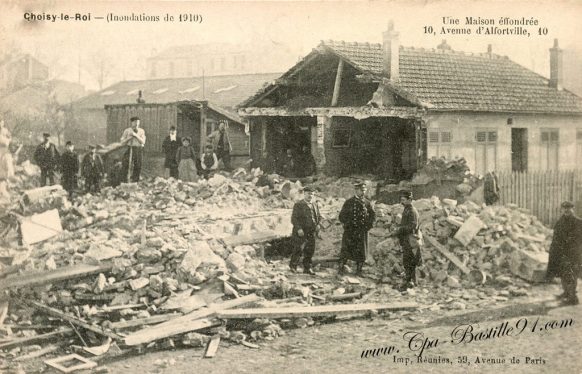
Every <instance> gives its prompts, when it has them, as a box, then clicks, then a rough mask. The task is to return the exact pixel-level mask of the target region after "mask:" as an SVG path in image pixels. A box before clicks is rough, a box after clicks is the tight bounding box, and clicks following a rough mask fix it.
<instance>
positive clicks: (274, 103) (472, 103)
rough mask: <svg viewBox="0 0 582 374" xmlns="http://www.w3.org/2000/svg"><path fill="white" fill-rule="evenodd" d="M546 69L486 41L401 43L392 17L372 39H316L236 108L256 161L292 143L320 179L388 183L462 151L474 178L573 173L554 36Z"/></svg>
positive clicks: (574, 141)
mask: <svg viewBox="0 0 582 374" xmlns="http://www.w3.org/2000/svg"><path fill="white" fill-rule="evenodd" d="M550 66H551V71H550V79H546V78H544V77H542V76H540V75H538V74H536V73H534V72H533V71H530V70H529V69H527V68H524V67H522V66H520V65H518V64H517V63H515V62H513V61H511V60H510V59H509V58H507V57H505V56H499V55H496V54H494V53H493V51H492V48H491V47H489V48H488V51H487V52H486V53H481V54H471V53H464V52H457V51H453V50H452V49H451V47H450V46H449V45H447V43H446V41H444V42H443V43H442V44H441V45H439V46H438V47H437V48H436V49H433V50H427V49H422V48H408V47H402V46H401V45H400V43H399V34H398V33H397V32H396V31H395V30H394V26H393V24H392V23H391V24H390V25H389V27H388V30H387V31H386V32H384V33H383V43H382V44H373V43H346V42H343V41H340V42H337V41H325V42H322V43H321V44H320V45H319V46H318V47H317V48H315V49H314V50H313V51H312V52H311V53H310V54H309V55H307V56H306V57H305V58H304V59H303V60H302V61H300V62H299V63H298V64H297V65H295V66H293V67H292V68H291V69H290V70H288V71H287V72H286V73H285V74H283V75H282V76H281V77H280V78H278V79H277V80H276V82H275V83H274V84H272V85H269V86H267V87H265V88H264V89H262V90H260V91H259V92H257V93H256V94H255V95H254V96H253V97H251V98H249V99H248V100H246V101H245V102H244V103H243V104H242V105H241V106H240V109H239V114H240V115H241V116H243V117H246V118H248V119H249V121H250V124H251V157H252V159H253V160H255V163H256V165H266V164H268V163H269V160H270V159H273V158H277V157H278V156H279V154H281V153H282V152H283V151H282V150H284V149H285V148H291V149H293V148H297V147H298V146H299V144H298V143H300V144H309V145H310V146H311V152H312V154H313V156H314V158H315V160H316V164H317V167H318V171H320V172H325V173H327V174H330V175H349V174H355V173H374V174H378V175H383V176H385V177H386V178H389V179H396V180H398V179H402V178H408V177H410V176H411V175H413V174H414V172H415V171H416V170H417V169H418V168H419V167H420V166H422V165H424V163H425V161H426V160H427V159H428V158H431V157H446V158H454V157H463V158H465V159H466V160H467V162H468V164H469V167H470V169H471V170H473V171H474V172H476V173H478V174H485V172H487V171H491V170H498V171H500V170H514V171H527V170H558V169H560V170H565V169H575V168H577V167H578V166H577V164H576V161H575V160H577V159H579V158H580V157H582V146H581V144H582V143H581V142H582V130H581V129H579V127H580V125H581V123H582V117H581V115H582V99H581V98H580V97H579V96H576V95H575V94H573V93H571V92H569V91H567V90H564V89H563V88H562V84H563V72H562V50H561V49H560V48H559V46H558V42H557V40H556V41H555V44H554V47H553V48H551V49H550ZM577 127H578V129H577ZM281 134H285V135H291V136H286V137H282V136H281Z"/></svg>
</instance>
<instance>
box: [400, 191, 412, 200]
mask: <svg viewBox="0 0 582 374" xmlns="http://www.w3.org/2000/svg"><path fill="white" fill-rule="evenodd" d="M400 196H401V197H405V198H407V199H412V191H407V190H401V191H400Z"/></svg>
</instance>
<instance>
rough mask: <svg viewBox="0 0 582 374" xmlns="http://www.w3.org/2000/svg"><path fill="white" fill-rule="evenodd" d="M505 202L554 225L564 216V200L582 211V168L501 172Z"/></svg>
mask: <svg viewBox="0 0 582 374" xmlns="http://www.w3.org/2000/svg"><path fill="white" fill-rule="evenodd" d="M497 177H498V179H499V187H500V190H501V202H502V203H503V204H509V203H513V204H516V205H517V206H519V207H521V208H526V209H529V210H530V212H531V213H532V214H533V215H535V216H537V217H538V218H539V219H540V221H542V222H543V223H545V224H546V225H550V226H553V224H554V223H556V221H557V219H558V218H559V217H560V204H561V203H562V201H564V200H569V201H572V202H573V203H574V204H575V205H576V212H577V213H578V214H579V215H580V213H581V212H582V206H581V205H582V171H581V170H565V171H554V170H550V171H533V172H498V173H497Z"/></svg>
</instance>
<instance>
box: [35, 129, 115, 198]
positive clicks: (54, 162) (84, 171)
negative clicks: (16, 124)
mask: <svg viewBox="0 0 582 374" xmlns="http://www.w3.org/2000/svg"><path fill="white" fill-rule="evenodd" d="M74 150H75V146H74V144H73V143H72V142H71V141H67V143H66V144H65V151H64V152H63V154H62V155H61V154H59V151H58V150H57V147H56V146H55V145H54V144H53V143H52V142H51V136H50V134H48V133H44V134H43V142H42V143H41V144H39V145H38V146H37V147H36V150H35V152H34V162H35V163H36V164H37V165H38V167H39V168H40V185H41V186H46V185H49V186H51V185H53V184H55V172H57V171H60V172H61V173H62V174H61V184H62V186H63V188H64V189H65V190H66V191H67V192H68V193H69V197H72V196H73V192H74V191H75V190H76V189H77V186H78V179H77V177H78V174H79V166H80V171H81V177H82V178H83V179H84V181H85V192H95V193H96V192H99V191H100V189H101V180H102V178H103V175H104V173H105V168H104V166H103V160H102V159H101V156H99V154H97V147H96V146H94V145H91V146H89V152H88V153H87V154H86V155H85V156H84V157H83V160H82V161H81V164H80V165H79V156H78V155H77V154H76V153H75V151H74Z"/></svg>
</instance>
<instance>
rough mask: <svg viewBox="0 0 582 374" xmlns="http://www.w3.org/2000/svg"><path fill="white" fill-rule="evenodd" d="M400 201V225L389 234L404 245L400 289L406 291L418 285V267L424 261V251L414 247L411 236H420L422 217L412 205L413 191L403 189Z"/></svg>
mask: <svg viewBox="0 0 582 374" xmlns="http://www.w3.org/2000/svg"><path fill="white" fill-rule="evenodd" d="M400 203H401V204H402V205H404V211H403V212H402V219H401V220H400V225H399V226H398V228H397V229H396V230H395V231H394V232H392V233H390V234H389V235H388V236H389V237H394V236H396V237H397V238H398V241H399V242H400V247H402V266H403V267H404V272H405V278H404V282H403V283H402V285H401V286H400V290H402V291H404V290H406V289H409V288H414V286H415V285H416V267H417V266H419V265H420V264H421V263H422V253H421V249H420V247H417V248H413V247H412V244H411V238H410V237H411V236H418V235H419V232H420V218H419V215H418V211H417V210H416V208H415V207H414V206H412V192H411V191H402V192H401V193H400Z"/></svg>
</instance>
